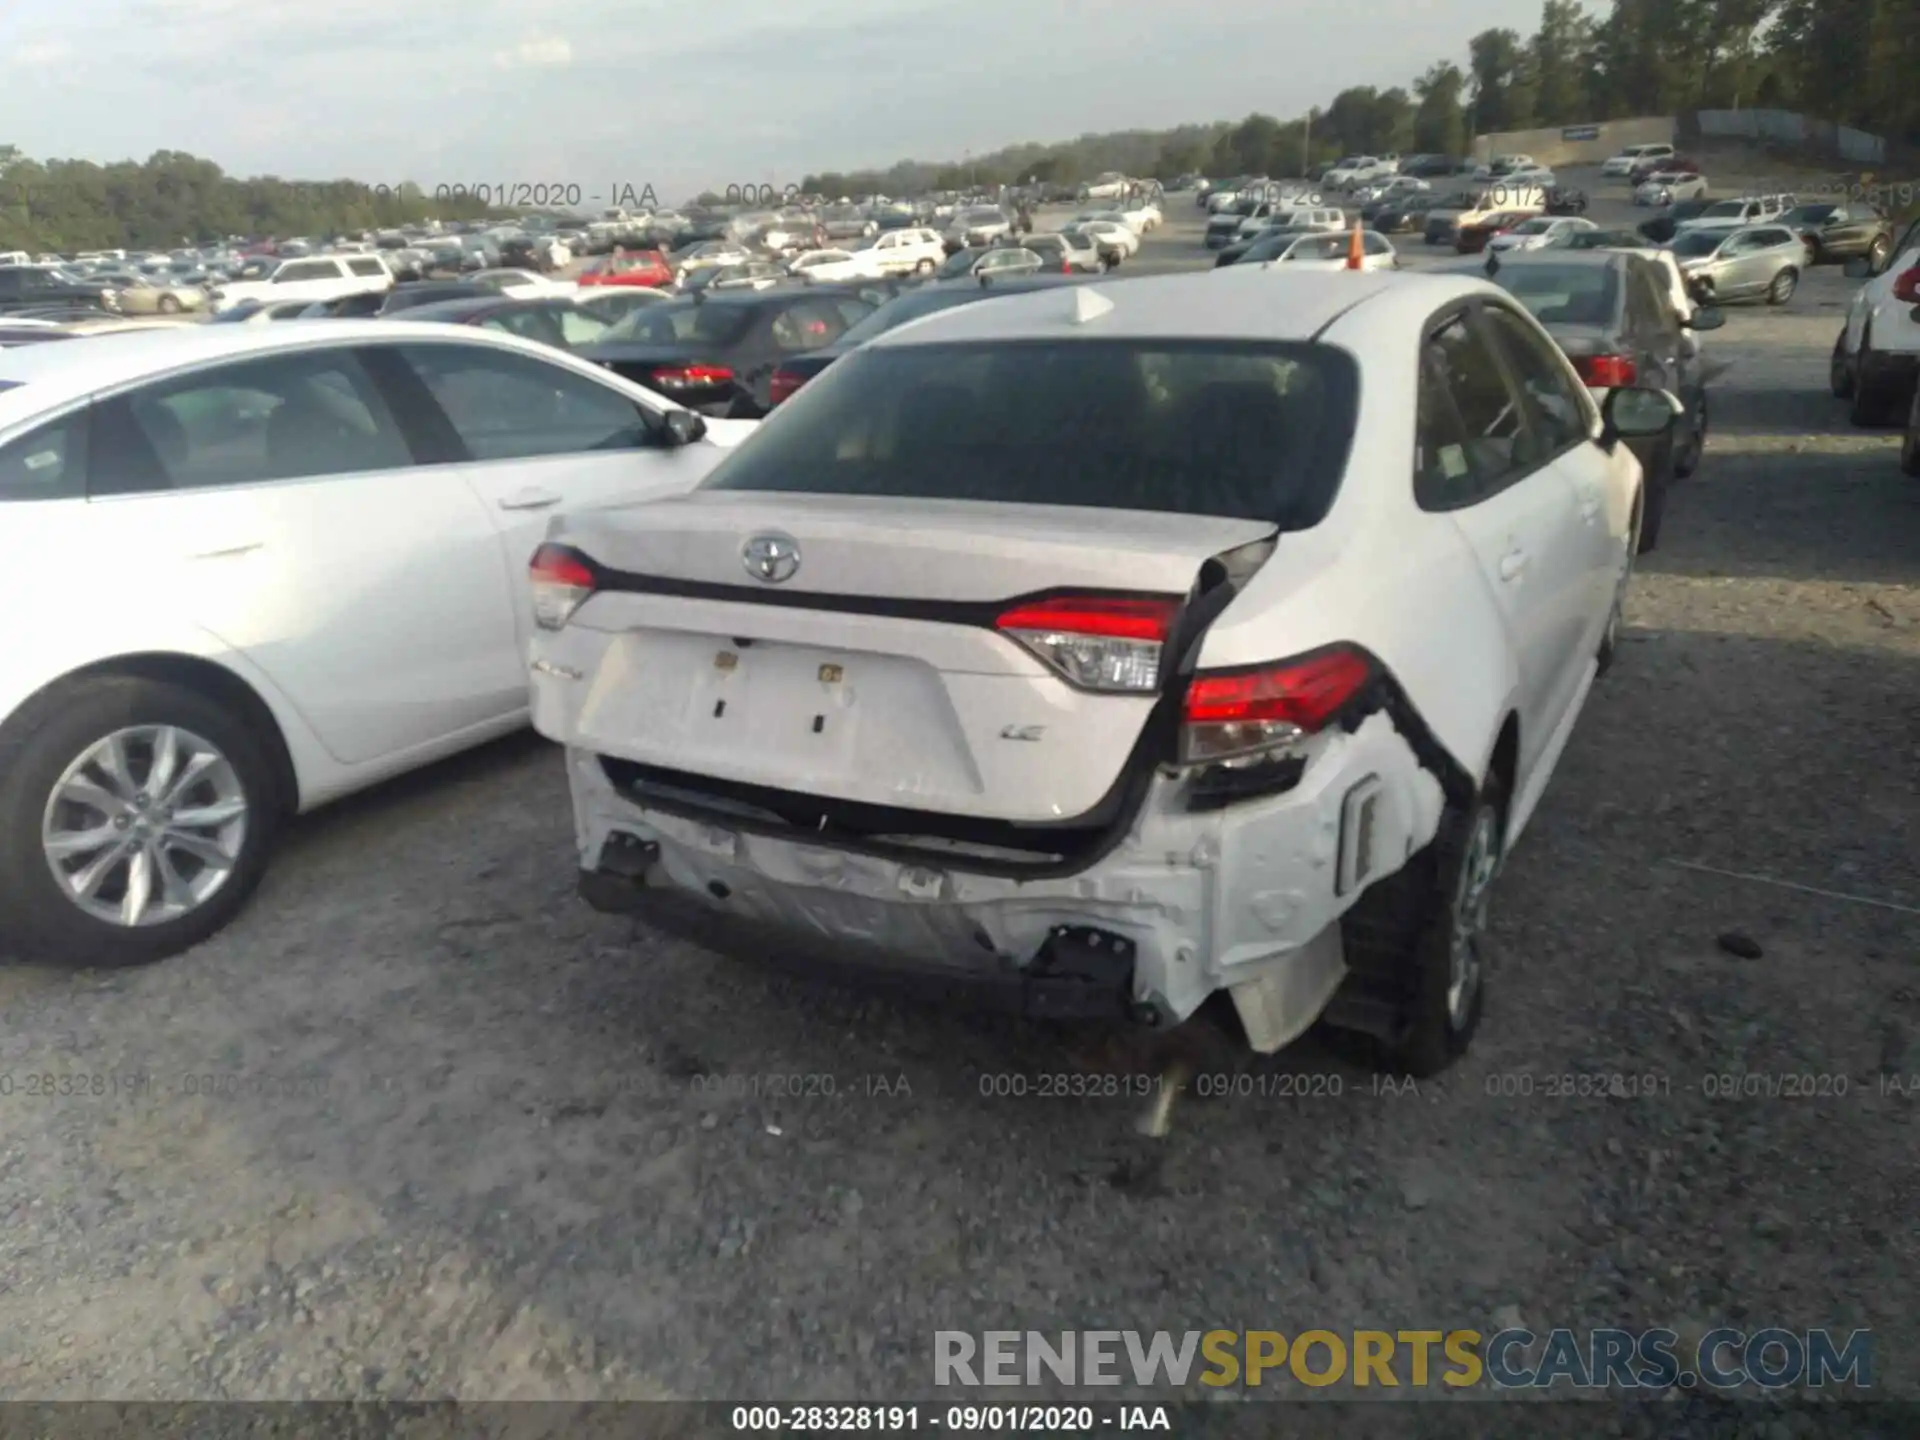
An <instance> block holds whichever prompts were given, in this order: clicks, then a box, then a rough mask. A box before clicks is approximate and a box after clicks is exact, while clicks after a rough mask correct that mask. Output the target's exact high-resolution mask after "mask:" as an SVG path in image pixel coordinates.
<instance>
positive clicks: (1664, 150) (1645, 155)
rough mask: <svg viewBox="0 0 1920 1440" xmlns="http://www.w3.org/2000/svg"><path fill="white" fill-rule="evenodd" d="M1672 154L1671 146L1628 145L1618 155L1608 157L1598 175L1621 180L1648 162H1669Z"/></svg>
mask: <svg viewBox="0 0 1920 1440" xmlns="http://www.w3.org/2000/svg"><path fill="white" fill-rule="evenodd" d="M1673 153H1674V152H1673V146H1671V145H1629V146H1627V148H1626V149H1624V150H1622V151H1621V152H1620V153H1619V154H1618V155H1614V156H1612V157H1610V158H1609V159H1608V160H1607V161H1606V163H1605V164H1603V165H1602V166H1601V167H1600V173H1601V174H1602V175H1605V176H1607V177H1608V178H1609V179H1621V178H1624V177H1625V176H1628V175H1631V174H1632V173H1633V172H1634V169H1635V167H1636V166H1640V165H1644V164H1646V163H1647V162H1648V161H1651V160H1671V159H1672V158H1673Z"/></svg>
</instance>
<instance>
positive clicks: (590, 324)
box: [554, 308, 607, 345]
mask: <svg viewBox="0 0 1920 1440" xmlns="http://www.w3.org/2000/svg"><path fill="white" fill-rule="evenodd" d="M554 318H555V319H556V320H558V321H559V322H560V343H561V344H563V345H591V344H592V343H593V342H594V341H595V340H598V339H599V338H600V335H601V332H602V331H604V330H605V329H606V328H607V322H606V321H605V320H603V319H601V317H600V316H598V315H595V314H593V313H592V312H591V311H587V310H575V309H571V308H568V309H564V310H558V311H555V312H554Z"/></svg>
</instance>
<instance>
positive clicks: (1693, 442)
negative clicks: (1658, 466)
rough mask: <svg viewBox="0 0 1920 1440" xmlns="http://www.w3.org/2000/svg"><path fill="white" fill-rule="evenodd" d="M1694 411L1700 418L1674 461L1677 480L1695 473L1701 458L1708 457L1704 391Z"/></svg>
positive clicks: (1674, 476)
mask: <svg viewBox="0 0 1920 1440" xmlns="http://www.w3.org/2000/svg"><path fill="white" fill-rule="evenodd" d="M1694 413H1695V414H1696V415H1697V416H1698V417H1699V419H1698V420H1697V421H1696V422H1695V424H1694V428H1693V433H1692V435H1691V436H1689V437H1688V440H1687V444H1686V448H1685V449H1683V450H1682V451H1681V452H1680V455H1679V458H1677V459H1676V460H1675V461H1674V462H1673V478H1674V479H1676V480H1685V479H1686V478H1687V477H1688V476H1690V475H1692V474H1694V473H1695V472H1696V471H1697V470H1699V468H1700V462H1701V460H1703V459H1704V458H1706V453H1707V424H1708V414H1707V397H1706V393H1705V392H1704V391H1703V392H1701V395H1700V399H1699V400H1698V401H1697V402H1696V403H1695V406H1694Z"/></svg>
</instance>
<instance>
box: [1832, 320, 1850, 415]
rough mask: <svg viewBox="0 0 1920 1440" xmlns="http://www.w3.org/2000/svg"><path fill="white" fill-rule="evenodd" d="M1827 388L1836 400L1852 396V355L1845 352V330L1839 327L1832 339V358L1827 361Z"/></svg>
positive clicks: (1847, 398)
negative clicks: (1837, 332) (1839, 329)
mask: <svg viewBox="0 0 1920 1440" xmlns="http://www.w3.org/2000/svg"><path fill="white" fill-rule="evenodd" d="M1827 388H1828V389H1829V390H1831V391H1832V392H1833V398H1834V399H1836V400H1851V399H1852V398H1853V357H1852V356H1851V355H1849V354H1847V332H1846V329H1845V327H1844V326H1843V327H1842V328H1841V331H1840V333H1839V334H1838V335H1836V336H1835V337H1834V340H1833V358H1832V359H1831V360H1830V361H1828V362H1827Z"/></svg>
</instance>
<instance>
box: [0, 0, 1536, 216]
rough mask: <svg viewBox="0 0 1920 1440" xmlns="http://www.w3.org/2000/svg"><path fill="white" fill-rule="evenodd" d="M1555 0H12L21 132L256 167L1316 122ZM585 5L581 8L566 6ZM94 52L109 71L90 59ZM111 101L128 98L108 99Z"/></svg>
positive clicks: (450, 171) (712, 155) (928, 146)
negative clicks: (541, 4)
mask: <svg viewBox="0 0 1920 1440" xmlns="http://www.w3.org/2000/svg"><path fill="white" fill-rule="evenodd" d="M1540 3H1541V0H1476V3H1473V4H1467V3H1453V4H1447V5H1435V4H1433V3H1432V0H1368V3H1367V4H1365V5H1353V4H1350V3H1347V0H1293V3H1291V4H1287V5H1278V4H1274V3H1272V0H1209V3H1208V4H1206V5H1201V6H1177V5H1169V4H1167V3H1166V0H1102V3H1098V4H1096V3H1093V0H1057V3H1055V4H1052V5H1042V6H1035V5H1032V4H1030V3H1028V0H975V3H974V4H972V5H971V6H955V5H952V4H949V3H937V0H813V3H811V4H810V5H808V6H806V7H804V8H795V7H793V6H791V5H790V4H786V3H779V4H767V3H763V0H743V3H742V4H741V5H740V6H739V7H738V8H737V9H727V10H722V11H718V12H690V11H688V10H687V9H686V8H685V6H684V5H683V4H680V3H678V0H571V3H570V4H569V5H568V6H567V8H566V9H565V10H564V12H558V15H555V16H552V17H550V18H548V19H546V20H545V22H544V23H543V25H542V26H541V27H540V28H535V29H529V27H528V11H527V9H526V7H525V6H523V5H520V4H517V3H511V0H463V3H462V4H461V5H459V6H457V7H453V8H447V7H438V6H425V7H414V6H404V5H395V4H393V3H392V0H327V3H325V4H321V5H285V6H274V5H268V4H262V3H260V0H5V4H4V5H0V75H3V76H4V83H0V141H4V142H5V143H10V144H15V145H18V146H20V147H21V148H22V149H23V150H25V151H26V152H27V153H28V154H30V155H34V156H38V157H50V156H78V157H85V158H90V159H96V160H113V159H122V158H126V157H129V156H132V157H135V158H144V157H145V156H147V155H149V154H151V153H152V152H154V151H155V150H162V149H167V150H188V151H192V152H193V153H195V154H198V155H204V156H206V157H208V158H209V159H211V160H214V161H215V162H217V163H218V164H219V165H221V166H222V167H223V168H225V169H226V170H227V171H229V172H230V173H234V174H242V175H247V174H266V173H272V174H280V175H285V176H290V177H298V178H304V179H319V178H327V177H337V176H351V177H353V178H356V179H360V180H364V181H366V182H367V183H369V184H381V183H394V182H396V181H399V180H402V179H412V180H416V181H419V182H421V183H423V184H425V185H427V186H428V187H429V188H431V187H432V186H433V185H435V184H440V183H444V184H455V183H466V184H474V183H479V182H488V183H494V184H500V183H512V182H520V181H532V182H545V183H548V184H553V183H556V182H557V183H562V184H577V185H580V186H581V187H582V189H583V191H588V192H604V191H605V190H607V189H608V188H609V187H611V186H617V185H630V186H632V187H634V188H635V189H638V188H640V187H641V186H644V185H652V186H653V187H654V188H655V190H656V191H657V192H659V193H661V194H662V195H673V196H679V197H682V198H684V196H685V195H689V194H692V193H693V192H694V191H696V190H699V189H704V188H713V189H724V188H725V187H726V186H727V185H729V184H741V185H744V184H749V183H752V184H761V183H773V184H776V185H783V184H787V183H791V182H795V181H798V180H799V179H800V178H801V176H802V175H804V174H805V173H806V172H808V171H809V170H820V169H830V168H831V169H841V168H851V167H855V166H863V165H882V166H884V165H888V164H891V163H892V162H894V161H896V160H901V159H905V158H909V157H911V158H915V159H921V160H945V159H958V158H959V157H960V156H961V155H963V154H965V153H966V152H968V151H971V152H973V153H974V154H982V153H985V152H987V151H990V150H994V149H998V148H999V147H1001V146H1003V145H1008V144H1014V143H1018V142H1021V141H1026V140H1039V141H1050V140H1063V139H1069V138H1071V137H1073V136H1076V135H1080V134H1084V133H1087V132H1089V131H1101V130H1121V129H1130V128H1140V127H1161V126H1167V125H1174V124H1179V123H1182V122H1185V121H1207V120H1218V119H1237V118H1239V117H1242V116H1244V115H1246V114H1248V113H1249V112H1251V111H1255V110H1259V111H1264V112H1266V113H1269V114H1274V115H1280V116H1289V115H1295V114H1299V113H1301V112H1303V111H1304V110H1305V109H1306V108H1307V106H1308V105H1313V104H1318V105H1324V104H1326V103H1327V102H1328V101H1329V100H1331V99H1332V98H1333V96H1334V94H1335V93H1336V92H1337V91H1339V90H1341V89H1342V88H1344V87H1346V86H1349V85H1380V86H1386V85H1405V84H1409V83H1410V82H1411V81H1412V80H1413V79H1414V77H1415V76H1417V75H1418V74H1419V73H1420V72H1421V71H1422V70H1424V69H1425V68H1426V67H1427V66H1428V65H1429V64H1431V63H1432V62H1433V61H1434V60H1436V59H1441V58H1453V59H1455V60H1459V61H1464V59H1465V52H1466V43H1467V39H1468V37H1469V36H1470V35H1472V34H1473V33H1474V32H1476V31H1479V30H1483V29H1486V28H1487V27H1489V26H1496V25H1508V26H1512V27H1513V28H1515V29H1517V30H1519V31H1520V32H1521V33H1522V34H1526V33H1530V32H1531V31H1532V30H1533V29H1534V28H1535V27H1536V26H1537V24H1538V22H1539V13H1540ZM560 16H563V17H564V18H559V17H560ZM76 56H84V57H85V58H86V61H87V74H86V83H84V84H82V83H77V82H76V77H75V76H74V75H73V74H72V73H71V72H70V71H68V70H67V69H65V68H64V65H65V64H66V63H69V62H70V61H71V60H72V58H73V57H76ZM109 96H110V97H111V99H110V101H109V100H108V97H109Z"/></svg>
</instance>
